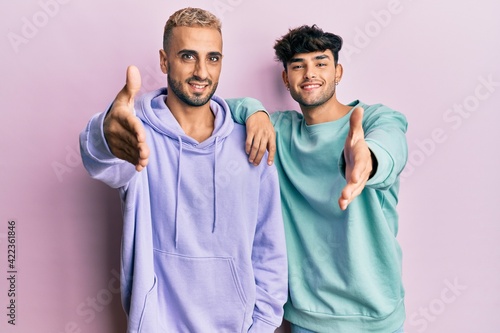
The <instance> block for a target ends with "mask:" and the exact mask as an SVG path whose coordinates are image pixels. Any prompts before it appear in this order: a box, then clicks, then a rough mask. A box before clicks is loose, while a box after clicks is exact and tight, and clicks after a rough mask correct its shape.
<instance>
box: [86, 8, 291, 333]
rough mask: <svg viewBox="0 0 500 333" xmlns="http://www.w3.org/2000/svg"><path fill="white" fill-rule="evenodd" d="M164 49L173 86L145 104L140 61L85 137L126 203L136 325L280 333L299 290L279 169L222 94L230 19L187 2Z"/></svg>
mask: <svg viewBox="0 0 500 333" xmlns="http://www.w3.org/2000/svg"><path fill="white" fill-rule="evenodd" d="M163 45H164V46H163V49H161V50H160V68H161V70H162V72H163V73H164V74H166V75H167V83H168V84H167V87H166V88H162V89H159V90H157V91H153V92H149V93H146V94H145V95H143V96H141V97H140V98H138V99H137V100H135V95H136V93H137V92H138V91H139V89H140V74H139V72H138V70H137V68H135V67H133V66H131V67H129V68H128V70H127V83H126V85H125V87H124V88H123V89H122V90H121V91H120V93H119V94H118V95H117V97H116V99H115V101H114V102H113V104H112V106H111V108H110V109H109V111H108V112H105V113H102V114H98V115H96V116H94V117H93V118H92V119H91V120H90V122H89V124H88V126H87V128H86V129H85V130H84V131H83V132H82V133H81V135H80V142H81V151H82V158H83V161H84V165H85V167H86V168H87V170H88V171H89V173H90V174H91V176H92V177H93V178H95V179H99V180H101V181H103V182H105V183H106V184H108V185H109V186H111V187H113V188H117V189H118V190H119V193H120V197H121V199H122V204H123V215H124V225H123V240H122V260H121V262H122V269H121V278H122V279H121V283H122V302H123V306H124V309H125V311H126V313H127V315H128V330H127V332H129V333H135V332H142V333H162V332H163V333H172V332H175V333H197V332H200V333H205V332H228V333H234V332H254V333H260V332H263V333H265V332H267V333H272V332H274V330H275V329H276V327H278V326H279V325H280V323H281V320H282V314H283V304H284V303H285V301H286V295H287V260H286V249H285V240H284V228H283V221H282V216H281V207H280V198H279V185H278V176H277V171H276V169H275V168H274V167H273V168H268V167H267V166H262V167H260V166H259V167H254V166H252V165H251V164H249V163H248V161H247V155H246V154H245V151H244V149H243V146H244V141H245V135H246V134H245V128H244V127H243V126H241V125H238V124H235V123H234V122H233V120H232V118H231V112H230V110H229V108H228V106H227V104H226V102H225V101H224V100H223V99H221V98H219V97H217V96H215V95H214V93H215V90H216V88H217V84H218V82H219V75H220V72H221V62H222V35H221V25H220V21H219V20H218V19H217V18H216V17H215V16H214V15H212V14H211V13H209V12H207V11H205V10H201V9H196V8H185V9H182V10H179V11H177V12H175V13H174V14H173V15H172V16H171V17H170V18H169V20H168V21H167V23H166V26H165V31H164V41H163ZM257 104H258V103H257Z"/></svg>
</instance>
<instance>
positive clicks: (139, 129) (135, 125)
mask: <svg viewBox="0 0 500 333" xmlns="http://www.w3.org/2000/svg"><path fill="white" fill-rule="evenodd" d="M117 118H118V122H119V124H120V125H121V126H122V127H123V129H125V130H126V131H127V132H128V133H130V134H131V135H133V137H134V139H135V140H136V141H137V142H146V131H145V130H144V125H143V124H142V122H141V120H140V119H139V118H137V117H136V116H135V115H134V114H132V113H125V114H119V115H117ZM130 143H131V144H133V143H134V142H130Z"/></svg>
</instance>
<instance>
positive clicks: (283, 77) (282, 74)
mask: <svg viewBox="0 0 500 333" xmlns="http://www.w3.org/2000/svg"><path fill="white" fill-rule="evenodd" d="M281 78H282V79H283V83H284V84H285V87H286V88H287V89H288V90H290V82H289V81H288V73H287V72H286V70H283V72H282V73H281Z"/></svg>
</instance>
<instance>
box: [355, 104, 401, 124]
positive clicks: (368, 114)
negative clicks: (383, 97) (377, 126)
mask: <svg viewBox="0 0 500 333" xmlns="http://www.w3.org/2000/svg"><path fill="white" fill-rule="evenodd" d="M353 103H354V102H353ZM353 103H351V104H349V105H353ZM353 106H361V107H362V108H363V109H364V113H363V124H364V125H367V126H369V125H371V124H374V123H379V122H384V123H385V122H396V123H400V124H402V125H403V126H406V125H407V123H408V122H407V119H406V116H405V115H404V114H403V113H402V112H400V111H397V110H394V109H393V108H391V107H389V106H387V105H385V104H381V103H377V104H365V103H363V102H361V101H358V103H357V105H353Z"/></svg>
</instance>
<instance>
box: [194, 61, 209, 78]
mask: <svg viewBox="0 0 500 333" xmlns="http://www.w3.org/2000/svg"><path fill="white" fill-rule="evenodd" d="M193 74H194V76H196V77H197V78H199V79H200V80H202V81H203V80H206V79H207V78H208V70H207V64H206V63H205V62H204V61H202V60H198V61H197V62H196V66H195V68H194V73H193Z"/></svg>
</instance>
